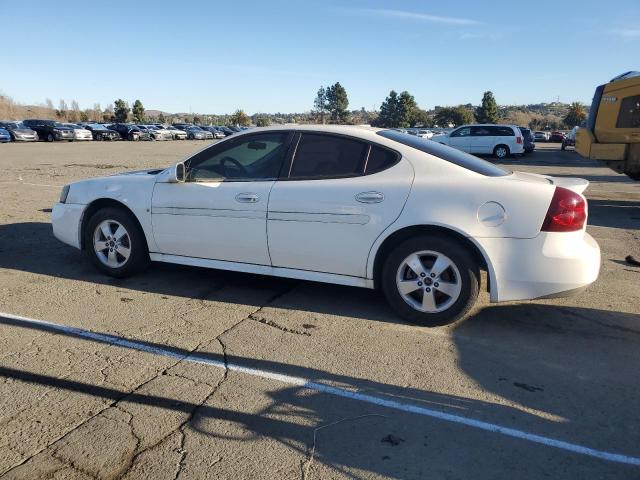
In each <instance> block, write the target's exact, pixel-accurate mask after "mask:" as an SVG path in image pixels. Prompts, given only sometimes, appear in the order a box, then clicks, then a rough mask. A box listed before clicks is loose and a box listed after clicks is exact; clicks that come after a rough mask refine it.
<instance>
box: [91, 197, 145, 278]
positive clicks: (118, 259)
mask: <svg viewBox="0 0 640 480" xmlns="http://www.w3.org/2000/svg"><path fill="white" fill-rule="evenodd" d="M84 235H85V237H84V245H85V250H86V252H87V254H88V255H89V258H90V259H91V261H92V262H93V264H94V265H95V266H96V267H97V268H98V269H99V270H100V271H101V272H103V273H105V274H107V275H110V276H112V277H117V278H123V277H128V276H130V275H133V274H134V273H137V272H140V271H142V270H143V269H144V268H146V266H147V265H148V264H149V251H148V249H147V242H146V240H145V238H144V233H143V232H142V229H141V228H140V226H139V225H138V223H137V222H136V221H135V219H134V218H133V217H132V215H131V214H130V213H128V212H126V211H124V210H121V209H117V208H103V209H101V210H98V211H97V212H96V213H94V214H93V216H92V217H91V218H90V219H89V222H88V223H87V226H86V229H85V232H84Z"/></svg>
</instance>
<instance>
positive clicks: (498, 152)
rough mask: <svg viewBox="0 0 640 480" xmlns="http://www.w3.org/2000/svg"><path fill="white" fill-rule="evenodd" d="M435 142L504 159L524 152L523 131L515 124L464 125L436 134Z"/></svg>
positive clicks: (433, 138) (432, 138)
mask: <svg viewBox="0 0 640 480" xmlns="http://www.w3.org/2000/svg"><path fill="white" fill-rule="evenodd" d="M431 140H433V141H434V142H438V143H442V144H443V145H449V146H450V147H454V148H457V149H458V150H462V151H464V152H469V153H480V154H487V155H490V154H493V155H494V156H495V157H496V158H499V159H503V158H507V157H508V156H509V155H521V154H522V153H524V141H523V138H522V132H521V131H520V129H519V128H518V127H517V126H515V125H493V124H480V125H462V126H460V127H458V128H456V129H454V130H452V131H451V132H450V133H448V134H445V135H434V136H433V137H431Z"/></svg>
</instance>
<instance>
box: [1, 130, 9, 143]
mask: <svg viewBox="0 0 640 480" xmlns="http://www.w3.org/2000/svg"><path fill="white" fill-rule="evenodd" d="M10 141H11V134H10V133H9V130H6V129H4V128H0V143H9V142H10Z"/></svg>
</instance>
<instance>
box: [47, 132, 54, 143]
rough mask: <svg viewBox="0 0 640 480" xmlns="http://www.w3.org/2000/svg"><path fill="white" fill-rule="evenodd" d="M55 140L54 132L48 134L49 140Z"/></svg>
mask: <svg viewBox="0 0 640 480" xmlns="http://www.w3.org/2000/svg"><path fill="white" fill-rule="evenodd" d="M54 140H55V137H54V136H53V133H49V134H47V142H53V141H54Z"/></svg>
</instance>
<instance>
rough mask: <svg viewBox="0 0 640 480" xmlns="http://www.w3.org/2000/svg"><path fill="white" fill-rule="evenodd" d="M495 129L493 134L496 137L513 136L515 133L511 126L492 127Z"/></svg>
mask: <svg viewBox="0 0 640 480" xmlns="http://www.w3.org/2000/svg"><path fill="white" fill-rule="evenodd" d="M491 130H493V132H494V133H493V134H494V135H495V136H496V137H513V136H515V133H513V128H511V127H491Z"/></svg>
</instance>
